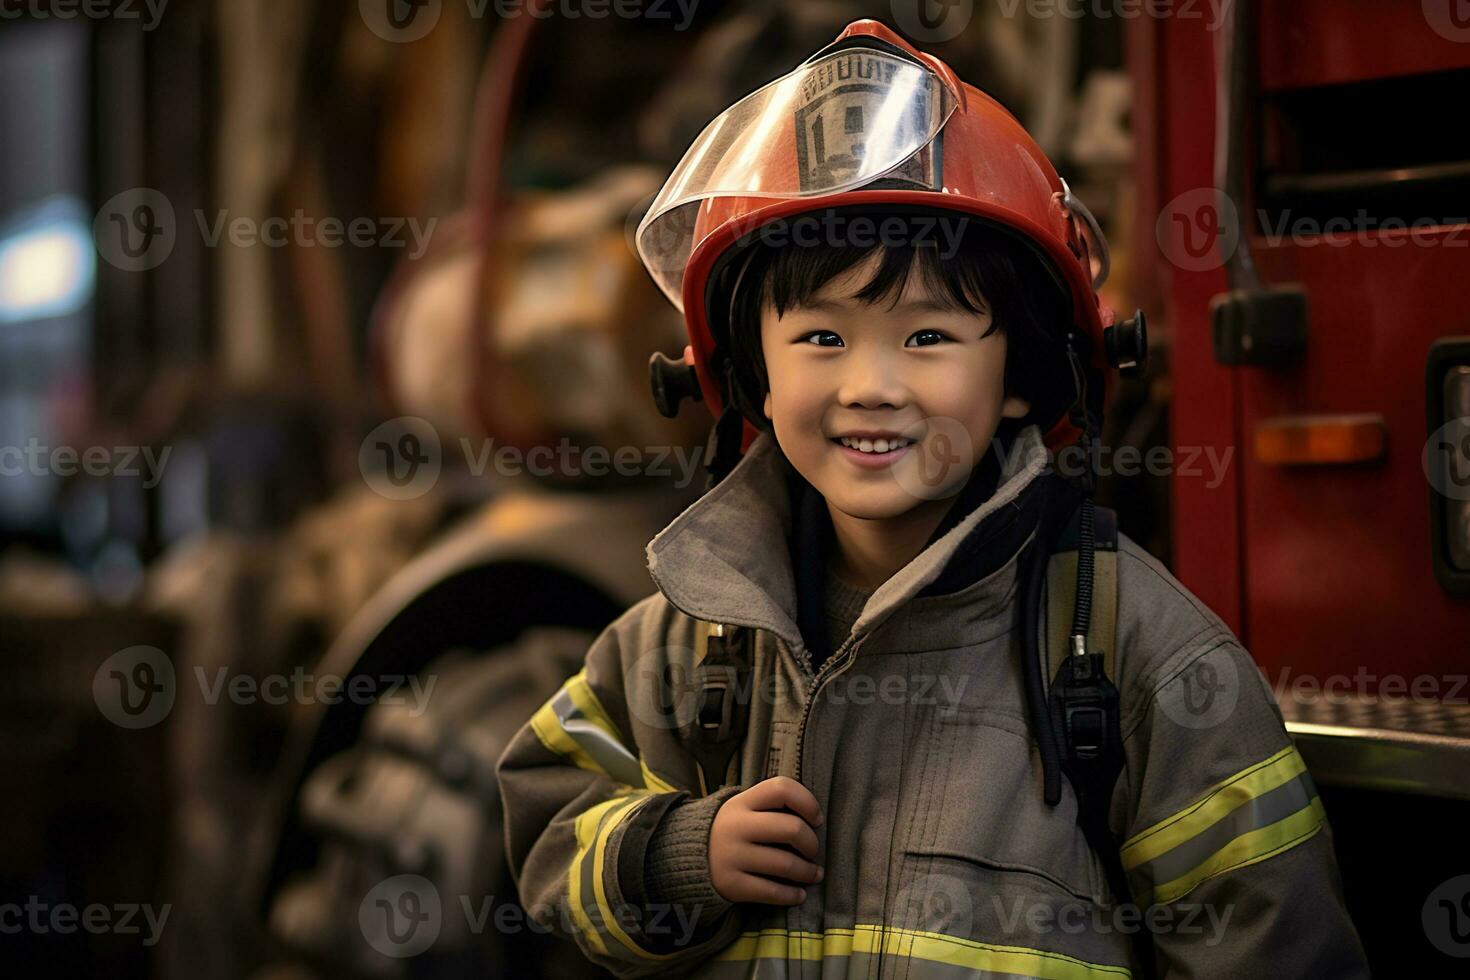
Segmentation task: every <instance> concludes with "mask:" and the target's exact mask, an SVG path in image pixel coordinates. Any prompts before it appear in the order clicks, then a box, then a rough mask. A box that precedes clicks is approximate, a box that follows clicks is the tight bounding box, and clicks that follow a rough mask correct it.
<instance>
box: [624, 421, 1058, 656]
mask: <svg viewBox="0 0 1470 980" xmlns="http://www.w3.org/2000/svg"><path fill="white" fill-rule="evenodd" d="M1047 462H1048V457H1047V452H1046V447H1045V445H1044V444H1043V442H1042V437H1041V431H1040V429H1038V428H1037V427H1036V426H1028V427H1026V428H1024V429H1022V430H1021V432H1020V433H1019V434H1018V435H1017V437H1016V439H1015V442H1014V444H1013V446H1012V450H1011V452H1010V453H1009V454H1007V456H1006V458H1005V460H1004V462H1003V464H1002V466H1001V469H1000V473H999V476H998V478H997V485H996V487H995V492H994V493H992V494H990V496H989V497H988V499H985V500H984V501H982V502H980V503H978V504H977V505H976V506H975V507H974V508H973V509H972V510H970V511H969V512H968V513H966V514H963V516H958V519H955V517H956V516H957V513H958V511H959V510H960V509H961V508H959V507H957V508H955V512H952V514H951V515H950V516H949V517H948V518H946V521H945V522H944V523H942V524H941V525H940V528H941V533H940V534H939V535H938V537H937V538H936V539H935V540H932V541H931V542H930V543H929V544H928V545H927V546H926V547H925V548H924V550H923V551H921V552H920V553H919V554H918V555H917V556H915V557H914V559H913V560H912V561H910V562H909V563H908V564H907V565H905V566H904V567H903V568H901V569H900V570H899V571H898V572H896V573H895V574H894V575H893V577H892V578H890V579H889V580H888V581H887V582H885V583H883V585H882V586H880V587H879V588H878V590H877V591H876V592H874V593H873V595H872V597H871V598H870V599H869V600H868V604H867V606H866V607H864V609H863V613H862V615H861V616H859V617H858V621H857V623H856V624H855V625H854V632H855V633H863V632H869V631H872V630H874V629H876V628H877V626H878V625H880V624H881V623H883V622H885V621H886V620H887V619H888V618H889V617H890V616H891V615H892V614H893V613H894V612H895V611H897V610H898V609H899V608H900V607H902V606H904V605H905V604H906V603H908V602H909V601H910V600H913V599H918V600H919V601H920V602H922V603H924V605H925V606H926V607H929V611H930V612H939V611H940V609H939V608H938V607H942V606H955V605H957V604H963V605H966V606H969V607H971V608H970V613H971V614H973V613H975V612H978V611H981V610H979V609H976V608H975V607H976V604H978V605H979V606H980V607H983V609H985V610H987V611H988V610H990V609H993V607H995V606H997V605H999V604H1002V603H1003V602H1004V601H1005V600H1006V599H1007V598H1008V597H1009V593H1010V588H1011V585H1012V584H1013V580H1014V571H1015V569H1014V558H1015V557H1016V553H1018V552H1019V550H1020V545H1021V544H1024V538H1023V539H1022V540H1020V541H1019V543H1017V542H1015V541H1014V540H1012V541H1011V542H1010V544H1009V546H1008V548H1007V550H1010V554H1008V555H1005V556H1003V563H1002V564H1001V565H1000V567H999V568H997V569H995V570H994V571H991V572H990V573H989V574H986V575H984V577H982V578H980V579H979V580H978V581H973V582H969V583H968V584H967V583H966V582H965V581H964V576H961V577H960V578H959V579H955V578H954V576H953V575H950V574H945V573H946V570H947V568H948V566H949V565H950V564H951V561H952V560H953V559H955V558H956V556H957V555H958V556H959V557H961V558H962V559H964V558H968V557H973V555H972V550H973V549H972V548H967V547H966V546H967V544H968V545H971V546H973V545H974V544H975V542H977V541H980V540H982V539H984V538H988V536H989V530H990V529H992V528H994V527H995V526H996V525H998V524H1001V523H1005V522H1006V518H1005V517H1004V516H1002V515H1005V514H1009V515H1010V516H1012V517H1014V516H1015V515H1016V514H1017V513H1019V511H1020V506H1019V503H1018V501H1019V499H1020V498H1021V497H1022V495H1023V492H1024V491H1027V490H1028V488H1033V487H1036V486H1038V485H1039V484H1040V482H1041V481H1038V477H1040V476H1041V475H1042V474H1043V473H1044V472H1045V471H1046V469H1047ZM793 478H796V479H798V480H799V476H798V475H797V474H796V473H795V470H794V468H793V467H792V466H791V463H790V462H789V461H788V460H787V459H786V456H785V454H784V453H782V452H781V450H780V447H779V445H777V443H776V439H775V435H774V434H773V433H772V432H770V431H764V432H762V433H760V435H759V436H758V437H757V439H756V440H755V441H754V442H753V443H752V444H751V446H750V449H749V450H748V451H747V453H746V455H745V457H744V458H743V459H742V460H741V461H740V462H739V463H738V464H737V465H736V466H735V468H734V469H732V470H731V471H730V473H729V474H728V475H727V476H726V477H725V479H723V480H721V481H720V482H719V483H718V484H716V485H715V487H714V488H713V489H711V490H710V491H709V492H708V493H706V494H705V495H704V496H703V497H701V498H700V499H699V500H697V501H695V503H694V504H692V505H691V506H690V507H689V508H687V509H686V510H685V511H684V512H683V513H682V514H680V515H679V516H678V517H677V518H675V519H674V521H673V522H672V523H671V524H669V526H668V527H666V528H664V530H662V531H660V532H659V533H658V535H656V536H655V537H654V539H653V540H652V541H651V542H649V544H648V548H647V558H648V571H649V574H650V575H651V576H652V578H653V581H654V583H655V584H656V585H657V586H658V588H659V590H660V591H661V592H662V593H663V594H664V596H665V597H666V598H667V599H668V600H669V602H670V603H672V604H673V605H674V606H675V608H677V609H679V610H680V611H681V612H683V613H684V614H685V615H688V616H691V617H693V618H695V619H703V620H707V621H709V622H716V623H728V624H732V625H737V626H748V627H752V628H755V629H761V630H766V631H768V632H771V633H773V634H774V635H776V636H778V637H780V638H781V639H783V640H785V641H786V643H787V644H788V645H789V646H790V647H791V648H792V649H805V643H804V641H803V638H802V635H801V630H800V628H799V627H798V625H797V623H798V609H797V606H798V603H797V589H796V576H795V574H794V571H793V568H792V562H791V556H790V553H789V551H788V542H789V541H790V537H791V533H792V529H793V497H794V496H797V495H795V494H793V493H792V492H791V486H792V480H793ZM798 499H799V497H798ZM964 499H965V495H964V494H962V496H961V500H964ZM947 524H952V525H953V526H951V527H949V529H948V530H947V531H945V530H943V528H944V527H945V525H947ZM1027 536H1029V535H1027ZM1010 537H1014V536H1010ZM1012 548H1013V549H1014V550H1011V549H1012ZM942 575H943V576H944V579H945V580H953V581H950V582H949V584H952V585H954V586H957V587H958V591H956V592H954V593H953V594H952V596H953V600H955V601H950V602H945V600H946V599H951V596H944V595H935V593H934V590H931V589H929V587H930V586H931V585H939V584H943V583H941V581H940V580H941V576H942ZM936 603H937V606H936ZM965 618H966V619H967V620H968V619H971V618H972V616H966V617H965ZM933 625H934V627H935V628H936V629H941V630H942V627H943V624H942V623H937V622H936V623H934V624H933ZM910 639H911V640H913V641H916V642H923V640H922V638H920V637H911V638H910Z"/></svg>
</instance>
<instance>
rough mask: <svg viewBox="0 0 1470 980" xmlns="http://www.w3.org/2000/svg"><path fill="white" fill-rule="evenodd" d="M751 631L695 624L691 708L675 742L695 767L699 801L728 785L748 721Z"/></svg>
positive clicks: (716, 624)
mask: <svg viewBox="0 0 1470 980" xmlns="http://www.w3.org/2000/svg"><path fill="white" fill-rule="evenodd" d="M751 640H752V635H751V630H750V629H748V628H745V627H740V626H729V625H725V624H722V623H708V622H705V621H704V620H696V621H695V632H694V690H693V693H694V705H693V709H694V710H693V711H692V712H691V715H690V717H689V718H688V719H687V720H684V721H683V723H682V724H681V725H680V727H679V738H680V741H681V742H682V743H683V744H684V746H685V748H686V749H687V750H688V752H689V753H690V754H691V755H692V756H694V760H695V762H697V763H698V764H699V781H700V791H701V795H703V796H708V795H709V794H710V793H713V792H714V791H715V790H717V789H719V788H720V787H721V786H724V785H725V784H726V783H727V782H728V781H729V769H730V761H731V759H733V758H734V756H735V753H736V752H738V751H739V749H740V746H741V744H742V743H743V742H744V741H745V733H746V728H747V723H748V719H749V717H750V694H751V690H750V687H751V659H752V658H751Z"/></svg>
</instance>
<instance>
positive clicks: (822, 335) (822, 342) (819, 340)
mask: <svg viewBox="0 0 1470 980" xmlns="http://www.w3.org/2000/svg"><path fill="white" fill-rule="evenodd" d="M828 338H830V339H831V340H833V341H836V343H828V342H826V341H827V339H828ZM801 339H802V340H803V341H806V342H808V343H813V344H816V345H817V346H818V347H841V346H842V338H841V337H839V336H837V335H836V334H835V333H833V332H832V331H830V330H813V331H812V332H811V333H809V334H805V335H804V336H803V337H802V338H801Z"/></svg>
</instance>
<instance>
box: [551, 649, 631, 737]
mask: <svg viewBox="0 0 1470 980" xmlns="http://www.w3.org/2000/svg"><path fill="white" fill-rule="evenodd" d="M562 689H563V690H565V691H566V692H567V696H568V697H570V698H571V699H572V703H573V704H575V705H576V706H577V710H578V711H580V712H582V714H584V715H586V716H587V718H588V720H590V721H591V722H592V723H593V724H595V725H596V726H597V727H598V728H600V729H602V730H603V731H604V732H606V733H607V734H608V735H609V736H610V737H611V738H612V739H613V741H615V742H621V741H622V740H623V735H622V733H621V732H619V731H618V726H617V725H614V724H613V720H612V716H611V715H609V714H608V713H607V709H606V708H604V707H603V706H602V702H601V701H599V700H597V694H596V693H595V692H594V691H593V690H592V685H591V684H588V683H587V668H586V667H583V668H582V669H581V670H579V671H577V672H576V673H575V674H573V675H572V676H571V677H570V678H568V679H567V682H566V683H565V684H563V685H562Z"/></svg>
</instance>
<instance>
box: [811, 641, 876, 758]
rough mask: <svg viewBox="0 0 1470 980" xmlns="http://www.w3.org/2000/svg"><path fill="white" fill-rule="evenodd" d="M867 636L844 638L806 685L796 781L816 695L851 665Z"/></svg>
mask: <svg viewBox="0 0 1470 980" xmlns="http://www.w3.org/2000/svg"><path fill="white" fill-rule="evenodd" d="M867 636H868V634H866V633H864V634H863V635H862V636H860V637H853V636H849V637H848V638H847V639H846V640H844V641H843V642H842V646H840V647H838V648H837V652H836V653H834V654H833V655H832V656H831V658H830V659H828V661H827V662H826V663H824V664H823V665H822V668H821V669H820V670H818V671H817V673H816V676H815V677H813V678H812V682H811V684H810V685H808V686H807V696H806V705H805V707H803V708H802V711H801V724H800V725H798V726H797V729H796V776H795V778H796V781H797V782H801V770H802V745H803V743H804V742H805V741H806V726H807V723H808V721H809V720H810V719H811V714H812V708H813V707H815V706H816V703H817V695H818V694H820V693H821V691H822V685H824V684H826V683H827V682H828V681H829V680H831V679H832V678H833V677H836V676H837V675H838V674H840V673H842V672H843V671H844V670H846V669H847V668H848V667H849V666H851V665H852V662H853V661H854V660H856V659H857V648H858V646H859V645H860V644H861V643H862V641H863V640H865V639H867ZM807 662H808V663H810V662H811V659H810V654H808V657H807ZM808 669H810V668H808Z"/></svg>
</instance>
